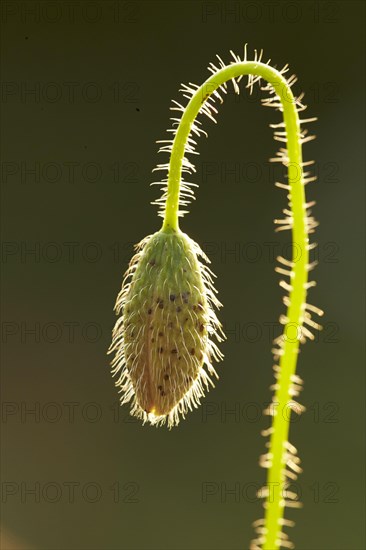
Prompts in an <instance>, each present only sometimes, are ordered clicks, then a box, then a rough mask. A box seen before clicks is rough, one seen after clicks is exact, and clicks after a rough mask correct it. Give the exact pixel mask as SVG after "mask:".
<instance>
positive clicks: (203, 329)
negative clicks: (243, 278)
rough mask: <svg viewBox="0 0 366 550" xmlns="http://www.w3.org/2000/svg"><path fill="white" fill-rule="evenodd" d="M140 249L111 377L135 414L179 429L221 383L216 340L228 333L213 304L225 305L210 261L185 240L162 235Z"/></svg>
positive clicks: (124, 295) (122, 301) (126, 284)
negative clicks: (218, 294) (215, 363)
mask: <svg viewBox="0 0 366 550" xmlns="http://www.w3.org/2000/svg"><path fill="white" fill-rule="evenodd" d="M136 250H137V253H136V254H135V256H134V257H133V258H132V260H131V262H130V266H129V269H128V270H127V272H126V276H125V279H124V281H123V284H122V289H121V292H120V293H119V295H118V297H117V302H116V307H115V309H116V312H117V314H118V315H120V317H119V319H118V320H117V323H116V325H115V327H114V330H113V341H112V344H111V348H110V350H109V352H110V353H111V352H115V357H114V359H113V361H112V368H113V370H112V372H113V375H116V374H119V378H118V379H117V380H116V386H118V387H119V388H120V391H121V392H122V396H121V401H122V403H125V402H128V401H131V400H132V410H131V414H132V415H134V416H137V417H138V418H141V419H142V420H143V422H146V421H149V422H150V423H151V424H157V425H159V424H162V423H164V422H166V421H167V422H168V426H169V427H172V426H174V425H177V424H178V423H179V416H180V415H182V416H183V417H184V416H185V413H186V412H187V411H188V410H189V409H190V410H192V407H197V406H198V405H199V403H200V398H201V397H202V396H203V395H204V391H205V390H208V389H209V384H211V385H213V382H212V379H211V376H212V375H214V376H216V377H217V374H216V372H215V370H214V368H213V366H212V360H213V359H215V360H219V359H221V358H222V354H221V353H220V351H219V350H218V349H217V347H216V345H215V344H214V343H213V342H212V341H211V336H215V337H216V338H217V339H218V341H221V340H222V337H224V335H223V333H222V330H221V324H220V323H219V321H218V320H217V317H216V315H215V313H214V311H213V307H212V306H216V307H220V306H221V304H220V303H219V302H218V300H217V298H216V296H215V292H216V291H215V290H214V288H213V284H212V275H213V274H212V272H211V271H210V270H209V268H208V267H207V266H205V265H203V264H202V263H201V262H200V261H199V259H198V257H199V256H201V257H203V258H204V259H205V260H206V261H207V262H209V260H208V258H207V257H206V256H205V254H204V253H203V252H202V250H201V249H200V248H199V246H198V245H197V244H196V243H195V242H194V241H193V240H192V239H190V238H189V237H188V236H187V235H186V234H184V233H182V232H181V231H166V230H164V231H163V230H161V231H159V232H157V233H154V234H153V235H150V236H148V237H146V238H145V239H144V240H143V241H141V242H140V243H139V244H138V245H137V246H136Z"/></svg>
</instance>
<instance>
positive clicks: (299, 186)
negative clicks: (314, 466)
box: [163, 61, 309, 550]
mask: <svg viewBox="0 0 366 550" xmlns="http://www.w3.org/2000/svg"><path fill="white" fill-rule="evenodd" d="M241 75H254V76H260V77H261V78H263V79H264V80H266V81H267V82H268V83H269V84H271V86H273V87H274V89H275V91H276V94H277V96H278V97H279V99H280V101H281V104H282V109H283V118H284V123H285V129H286V136H287V156H288V159H289V163H288V184H289V186H290V191H289V194H290V197H289V199H290V200H289V204H290V208H291V212H292V239H293V254H292V256H293V267H292V270H291V280H290V285H291V287H290V288H291V290H290V302H289V304H290V305H289V307H288V310H287V323H286V325H285V326H284V332H283V346H282V351H281V353H282V355H281V357H280V371H279V378H278V381H277V382H278V386H277V387H278V389H277V391H276V394H275V399H274V402H275V404H276V410H275V414H274V416H273V424H272V427H273V430H272V435H271V440H270V449H269V453H270V458H271V460H270V468H269V471H268V477H267V484H268V487H269V488H270V491H269V496H268V497H267V501H266V504H265V510H266V512H265V530H264V533H265V535H264V537H265V540H264V542H263V546H262V547H263V549H264V550H276V549H277V548H279V542H280V541H279V536H280V533H281V518H282V517H283V508H284V498H283V494H284V489H285V474H284V468H285V444H286V442H287V440H288V432H289V423H290V417H289V413H290V409H289V402H291V401H292V399H291V395H290V389H291V385H292V376H293V375H294V374H295V370H296V362H297V355H298V348H299V338H300V332H301V327H302V324H303V314H304V305H305V302H306V283H307V271H308V269H307V268H308V255H309V253H308V234H307V225H306V206H305V191H304V183H303V176H302V168H301V167H302V153H301V140H300V122H299V117H298V113H297V109H296V104H295V99H294V96H293V94H292V92H291V88H290V87H289V85H288V84H287V82H286V79H285V78H284V77H283V75H282V74H281V73H280V72H279V71H277V70H275V69H273V68H272V67H270V66H269V65H266V64H263V63H260V62H255V61H253V62H241V63H233V64H230V65H229V66H227V67H224V68H222V69H221V70H219V71H218V72H216V73H215V74H214V75H212V76H211V77H210V78H209V79H207V80H206V81H205V82H204V83H203V85H202V86H201V87H200V88H198V89H197V91H196V92H195V93H194V95H193V96H192V98H191V99H190V101H189V103H188V105H187V107H186V108H185V110H184V113H183V115H182V118H181V121H180V124H179V127H178V129H177V132H176V135H175V138H174V141H173V145H172V150H171V157H170V164H169V175H168V189H167V201H166V207H165V217H164V222H163V230H167V229H169V228H170V229H174V230H178V228H179V224H178V208H179V193H180V182H181V178H182V161H183V157H184V153H185V149H186V147H187V140H188V136H189V133H190V130H191V126H192V124H193V123H194V121H195V119H196V117H197V115H198V113H199V111H200V108H201V106H202V104H203V103H204V102H205V101H206V99H207V98H208V97H209V95H211V94H212V93H213V91H214V90H216V89H217V88H219V87H220V86H221V85H222V84H224V83H225V82H227V81H230V80H231V79H233V78H237V77H239V76H241ZM295 245H296V251H295ZM294 328H295V329H296V333H297V336H295V337H294V335H293V329H294Z"/></svg>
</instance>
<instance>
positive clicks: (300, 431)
mask: <svg viewBox="0 0 366 550" xmlns="http://www.w3.org/2000/svg"><path fill="white" fill-rule="evenodd" d="M70 6H71V7H70ZM363 19H364V4H363V3H362V2H353V1H348V2H336V1H334V2H333V1H332V2H325V1H324V2H323V1H321V2H312V1H309V2H296V3H294V2H274V3H269V2H199V1H198V2H197V1H195V2H190V1H173V2H168V1H166V2H165V1H153V0H152V1H148V2H109V1H104V2H101V1H99V2H98V1H97V2H86V1H81V2H76V3H75V2H71V3H68V2H58V1H56V2H31V1H29V2H3V6H2V28H3V33H2V48H3V52H2V76H1V80H2V115H3V120H2V138H3V139H2V160H3V163H2V197H3V203H2V241H3V244H2V349H3V370H2V384H3V385H2V392H3V394H2V400H3V403H2V425H1V428H2V463H1V477H2V504H1V522H2V526H3V528H4V530H3V534H2V537H3V539H2V548H3V549H4V550H11V549H17V550H20V549H22V550H23V549H24V550H25V549H39V550H61V549H62V550H81V549H83V550H100V549H103V550H117V549H118V550H137V549H139V550H168V549H169V550H234V549H235V550H237V549H240V548H248V547H249V546H248V545H249V541H250V539H251V538H252V537H253V529H252V527H251V523H252V521H254V520H255V519H257V518H259V517H261V515H262V508H261V504H260V502H259V501H258V500H257V499H256V498H255V496H254V494H255V488H259V487H260V486H261V485H262V484H263V482H264V479H265V471H264V470H262V469H261V468H259V466H258V457H259V455H260V454H261V453H262V452H264V439H263V437H261V436H260V431H261V430H262V429H264V428H265V427H266V426H267V425H268V420H267V419H266V418H264V417H262V416H261V414H260V411H261V410H262V409H263V408H264V406H265V403H266V401H268V400H269V399H270V396H271V392H270V390H269V386H270V384H272V383H273V376H272V370H271V366H272V357H271V352H270V350H271V340H272V335H271V330H272V329H271V327H272V324H273V323H276V322H277V320H278V317H279V315H280V313H282V312H283V306H282V305H281V296H282V291H281V289H280V288H279V287H278V280H279V276H278V275H277V274H275V273H274V265H275V264H274V262H273V254H275V255H277V254H278V253H283V252H284V251H286V249H287V250H288V243H289V240H290V235H289V234H284V233H276V234H275V233H274V225H273V219H274V218H276V217H280V214H281V209H282V208H285V205H286V198H285V192H283V191H282V190H279V189H276V188H275V187H274V185H273V182H274V181H275V179H279V180H280V181H281V178H282V180H283V178H284V174H283V172H282V171H281V169H279V168H278V167H277V165H276V166H274V165H269V163H268V158H270V157H272V156H273V155H274V153H275V152H276V150H277V145H278V144H277V143H276V142H274V141H273V137H272V130H271V129H270V128H269V124H270V123H275V122H279V121H280V115H279V113H278V112H275V111H274V110H271V109H268V108H263V107H262V106H261V105H260V100H259V99H260V97H265V95H263V92H262V95H261V93H260V92H259V90H258V89H256V90H255V91H254V93H253V97H252V98H251V97H250V96H249V95H248V93H247V91H246V90H244V85H243V84H242V94H241V96H240V97H239V98H236V97H235V96H234V94H233V93H232V92H230V93H229V94H228V97H227V100H226V102H225V103H224V104H223V105H221V106H220V109H219V114H218V117H217V120H218V124H217V125H215V124H213V123H212V122H210V121H209V120H205V121H204V129H205V130H206V131H208V133H209V139H208V140H206V139H205V138H201V139H200V140H199V145H198V149H199V151H200V153H201V155H200V156H199V157H197V159H195V160H196V166H197V174H196V175H195V176H194V177H192V178H191V179H192V180H193V181H194V182H196V183H200V187H199V189H198V190H197V193H196V197H197V201H196V202H194V204H193V205H192V207H191V209H190V210H191V211H190V214H189V215H187V216H186V217H185V218H184V219H183V221H182V223H181V227H182V229H183V230H184V231H185V232H187V233H188V234H189V235H190V236H191V237H192V238H194V239H195V240H196V241H197V242H198V243H199V244H200V245H201V246H202V247H203V248H204V250H206V252H207V253H208V254H209V256H210V258H211V261H212V266H211V267H212V269H213V270H214V272H215V273H216V274H217V276H218V278H217V288H218V290H219V298H220V300H221V301H222V303H223V304H224V307H223V309H222V310H221V311H220V315H219V317H220V319H221V321H222V322H223V324H224V327H225V329H226V331H227V333H228V339H227V341H226V342H225V343H224V344H223V345H222V346H221V349H222V351H223V352H224V354H225V360H224V362H223V363H221V364H220V365H219V366H218V371H219V374H220V381H219V382H218V383H217V385H216V388H215V389H214V390H212V391H211V392H210V393H209V394H208V395H207V397H206V399H205V400H204V403H203V405H202V407H201V408H200V409H197V410H195V411H194V412H193V413H190V414H189V415H188V416H187V418H186V420H185V421H184V422H182V423H181V424H180V426H179V427H178V428H175V429H173V430H171V431H170V432H169V431H168V430H167V429H164V428H161V429H156V428H152V427H149V426H141V425H140V423H139V422H135V421H134V420H131V419H130V417H129V414H128V407H127V406H124V407H122V408H119V407H118V405H117V400H118V396H117V392H116V389H115V388H114V384H113V381H112V378H111V376H110V373H109V366H108V363H109V358H108V357H107V356H106V350H107V348H108V345H109V343H110V334H111V329H112V326H113V324H114V321H115V316H114V313H113V306H114V300H115V297H116V295H117V292H118V290H119V288H120V285H121V281H122V276H123V273H124V271H125V270H126V268H127V264H128V260H129V258H130V256H131V254H132V251H133V250H132V243H136V242H138V241H139V240H140V239H142V238H143V237H144V236H145V235H147V234H149V233H152V232H154V231H156V230H158V228H159V223H160V222H159V220H158V218H157V216H156V208H155V207H153V206H151V205H150V202H151V201H153V200H154V199H156V198H157V197H158V196H159V193H158V190H157V188H156V187H149V183H150V182H152V181H156V180H157V179H158V177H159V175H158V176H157V174H159V173H154V174H152V173H151V170H152V168H153V167H154V166H155V165H156V163H157V162H166V159H167V155H164V154H160V155H157V147H158V146H157V145H156V144H155V141H156V140H159V139H168V138H169V136H168V134H166V132H165V130H166V129H167V128H168V127H170V122H169V117H170V116H175V113H173V114H172V112H171V111H169V107H170V105H171V104H170V100H171V99H172V98H174V99H176V100H178V101H181V94H180V93H178V89H179V87H180V83H181V82H184V83H188V82H194V83H200V82H202V81H203V80H204V79H205V78H207V76H208V75H209V73H208V71H207V69H206V67H207V65H208V63H209V62H210V61H214V60H215V54H216V53H217V54H219V55H220V56H222V57H223V59H224V60H225V61H229V59H230V54H229V50H230V49H232V50H233V51H234V52H235V53H239V54H241V53H242V51H243V45H244V43H245V42H247V43H248V44H249V51H250V52H251V54H252V52H253V49H254V48H257V49H261V48H263V49H264V52H265V58H266V59H268V58H271V59H272V63H273V64H275V65H277V66H278V67H282V66H283V65H284V64H285V63H289V65H290V68H291V70H292V71H293V72H295V73H296V74H297V75H298V77H299V82H298V83H297V84H295V87H294V90H295V91H296V92H297V93H300V92H301V91H302V90H304V91H305V92H306V96H305V99H304V101H305V103H307V105H308V109H307V111H305V113H304V116H306V117H311V116H318V118H319V120H318V122H316V123H314V124H312V127H311V128H310V125H309V129H310V130H313V131H314V132H315V133H316V135H317V139H316V140H315V141H312V142H310V143H309V144H306V145H305V146H304V158H305V159H306V160H309V159H315V160H316V161H317V170H318V174H319V179H318V182H317V183H313V184H311V185H309V187H308V188H307V192H308V196H309V198H310V199H311V200H316V201H317V205H316V207H315V209H314V215H315V216H316V218H317V219H318V220H319V221H320V226H319V228H318V229H317V231H316V235H315V240H316V241H317V242H318V243H319V252H318V257H319V266H318V267H317V268H316V270H315V271H314V277H315V278H316V280H317V283H318V285H317V287H316V288H315V289H312V290H311V291H310V293H309V301H310V303H314V304H316V305H318V306H320V307H322V308H324V310H325V312H326V315H325V318H324V325H325V329H324V331H323V332H322V333H320V334H319V335H317V339H316V341H315V342H313V343H311V342H307V343H306V345H305V346H304V347H303V348H302V351H301V355H300V358H299V369H298V372H299V374H300V375H301V376H302V377H303V378H304V379H305V389H304V392H303V394H302V396H301V402H302V403H303V404H304V405H305V406H306V407H307V409H308V410H307V412H306V413H305V414H304V415H302V416H301V417H300V419H298V420H297V421H294V423H293V425H292V427H291V441H292V443H294V444H295V445H296V446H297V447H298V449H299V454H300V456H301V458H302V461H303V467H304V473H303V474H302V475H301V476H300V478H299V482H298V486H297V490H298V491H299V492H300V493H301V494H302V497H301V500H302V501H303V503H304V508H303V509H302V510H290V511H289V512H288V513H287V516H288V517H291V518H293V519H295V520H296V527H295V528H294V529H293V530H288V531H289V532H290V537H291V539H292V540H293V541H294V542H295V544H296V548H298V549H299V550H315V549H316V550H361V549H362V548H364V547H365V534H364V511H365V510H364V463H365V446H364V434H365V431H364V428H365V426H364V411H365V407H364V389H365V385H364V347H363V338H364V250H365V249H364V238H363V227H364V168H363V166H364V164H363V160H364V150H365V142H364V130H365V126H364V100H365V97H364V50H365V43H364V22H363ZM289 74H290V73H289ZM31 89H34V90H35V93H34V94H31V93H27V90H28V92H29V90H31ZM70 90H73V94H72V93H71V91H70ZM183 101H184V100H183ZM36 163H38V164H36ZM93 163H94V164H93ZM72 167H73V168H72ZM233 167H234V169H235V170H236V172H235V173H234V174H233V173H232V172H230V170H231V169H233ZM32 168H35V169H36V170H37V171H38V172H37V173H36V174H35V175H34V174H32V173H30V172H29V171H28V172H27V170H31V169H32ZM271 169H272V170H273V169H275V172H273V173H272V172H271V171H270V170H271ZM156 176H157V177H156ZM270 243H272V244H270ZM32 249H33V251H34V253H32V252H31V250H32ZM71 251H73V254H71ZM274 251H275V252H274ZM32 329H33V330H35V332H34V333H32V332H29V331H31V330H32ZM277 331H278V327H277V326H276V327H275V333H276V334H277ZM32 410H33V411H34V413H32ZM295 420H296V419H295ZM72 487H73V490H72V489H71V488H72ZM32 490H33V491H35V492H33V493H32V492H31V491H32Z"/></svg>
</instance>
